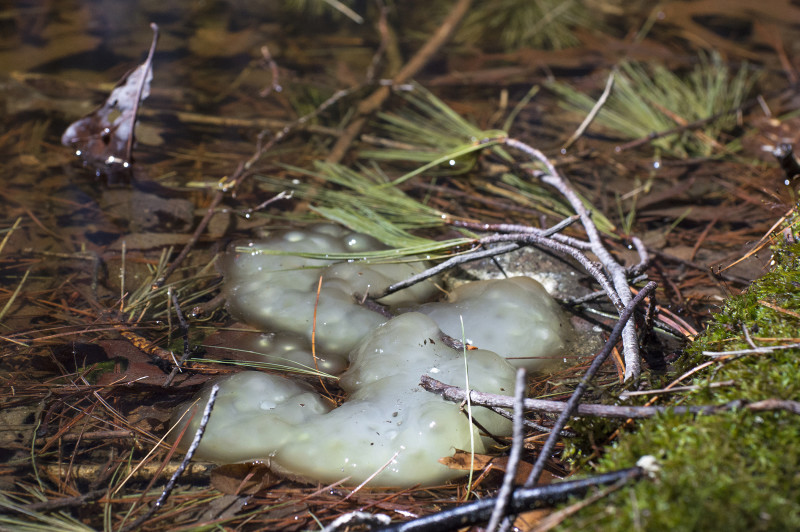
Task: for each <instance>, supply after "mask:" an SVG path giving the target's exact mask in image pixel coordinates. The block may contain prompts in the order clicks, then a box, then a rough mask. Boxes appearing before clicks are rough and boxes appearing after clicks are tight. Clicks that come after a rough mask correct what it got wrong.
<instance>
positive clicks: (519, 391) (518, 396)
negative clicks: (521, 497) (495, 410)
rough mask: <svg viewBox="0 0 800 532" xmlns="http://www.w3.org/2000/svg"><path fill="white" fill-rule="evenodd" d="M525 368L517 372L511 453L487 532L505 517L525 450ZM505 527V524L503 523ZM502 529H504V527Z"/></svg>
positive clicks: (497, 525) (492, 531)
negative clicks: (523, 420)
mask: <svg viewBox="0 0 800 532" xmlns="http://www.w3.org/2000/svg"><path fill="white" fill-rule="evenodd" d="M525 384H526V381H525V368H519V369H518V370H517V382H516V385H515V386H516V387H515V388H514V428H513V433H512V438H511V441H512V443H511V452H510V453H509V455H508V463H507V464H506V473H505V476H503V484H502V485H501V486H500V491H499V492H498V493H497V502H496V503H495V505H494V509H492V516H491V517H490V518H489V524H488V525H486V530H487V531H488V532H494V531H495V530H497V529H498V527H499V526H500V520H501V519H503V517H505V515H506V508H507V507H508V503H509V501H510V500H511V494H512V493H513V491H514V479H515V478H516V476H517V467H518V466H519V462H520V459H521V457H522V449H524V448H525V429H524V426H523V424H522V419H523V416H524V414H525V405H524V403H523V399H525V388H526V386H525ZM504 525H505V523H504ZM503 528H506V527H505V526H504V527H503Z"/></svg>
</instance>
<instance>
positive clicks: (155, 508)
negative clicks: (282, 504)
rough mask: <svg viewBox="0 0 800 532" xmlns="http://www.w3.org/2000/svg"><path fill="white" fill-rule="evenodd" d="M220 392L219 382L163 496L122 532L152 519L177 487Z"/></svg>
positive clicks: (133, 528) (165, 487) (127, 531)
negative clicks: (176, 484)
mask: <svg viewBox="0 0 800 532" xmlns="http://www.w3.org/2000/svg"><path fill="white" fill-rule="evenodd" d="M218 393H219V384H214V386H212V387H211V393H210V394H209V396H208V402H207V403H206V408H205V409H204V410H203V417H202V419H200V426H198V427H197V431H196V432H195V433H194V439H193V440H192V444H191V445H190V446H189V450H188V451H186V456H184V457H183V461H182V462H181V465H180V466H179V467H178V469H176V470H175V472H174V473H173V474H172V477H170V479H169V482H167V485H166V486H164V491H162V492H161V496H160V497H159V498H158V500H156V502H155V503H153V505H152V506H151V507H150V509H149V510H148V511H147V512H146V513H145V514H144V515H142V516H141V517H139V518H138V519H137V520H136V521H134V522H133V523H131V524H129V525H127V526H126V527H124V528H122V530H121V531H120V532H130V531H131V530H135V529H137V528H139V526H140V525H142V524H143V523H144V522H145V521H147V520H148V519H150V517H152V516H153V514H154V513H156V512H157V511H158V509H159V508H161V507H162V506H163V505H164V503H165V502H167V499H168V498H169V496H170V494H171V493H172V490H173V488H174V487H175V483H176V482H177V481H178V478H179V477H180V476H181V475H182V474H183V472H184V470H186V467H187V466H188V465H189V462H190V461H191V460H192V457H193V456H194V453H195V452H196V451H197V447H198V446H199V445H200V440H201V439H203V433H205V431H206V425H208V420H209V419H210V418H211V411H212V410H213V409H214V403H215V402H216V400H217V394H218Z"/></svg>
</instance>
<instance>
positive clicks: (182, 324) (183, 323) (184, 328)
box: [162, 291, 192, 388]
mask: <svg viewBox="0 0 800 532" xmlns="http://www.w3.org/2000/svg"><path fill="white" fill-rule="evenodd" d="M170 295H171V296H172V305H173V306H174V307H175V314H176V315H177V316H178V325H179V326H180V329H181V335H182V336H183V355H182V356H181V359H180V360H179V361H178V363H177V364H175V367H174V368H172V371H170V373H169V375H167V378H166V380H164V384H163V385H162V386H163V387H164V388H169V385H170V384H172V381H173V379H175V377H176V376H177V375H178V373H179V372H180V371H181V367H183V365H184V364H185V363H186V361H187V360H189V357H190V356H191V355H192V352H191V351H190V350H189V325H188V324H187V323H186V319H184V317H183V312H181V306H180V304H179V303H178V296H177V295H176V294H175V292H172V291H170Z"/></svg>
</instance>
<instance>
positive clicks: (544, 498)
mask: <svg viewBox="0 0 800 532" xmlns="http://www.w3.org/2000/svg"><path fill="white" fill-rule="evenodd" d="M645 473H646V472H645V470H644V469H643V468H641V467H638V466H637V467H631V468H629V469H622V470H619V471H614V472H611V473H604V474H602V475H597V476H594V477H589V478H584V479H580V480H571V481H567V482H558V483H556V484H549V485H547V486H536V487H535V488H517V489H516V490H514V494H513V495H512V497H511V502H510V504H509V507H508V509H509V511H511V512H513V513H520V512H525V511H527V510H532V509H534V508H538V507H541V506H543V505H545V504H547V505H553V504H556V503H558V502H561V501H564V500H566V499H567V498H569V497H570V496H572V495H580V494H583V493H586V491H588V490H589V489H590V488H592V487H595V486H604V485H608V484H614V483H616V482H619V481H621V480H623V479H626V480H633V479H638V478H641V477H642V476H644V475H645ZM495 503H496V501H495V499H493V498H488V499H482V500H479V501H475V502H471V503H468V504H462V505H459V506H457V507H455V508H452V509H450V510H445V511H443V512H439V513H436V514H432V515H426V516H425V517H420V518H419V519H414V520H413V521H407V522H405V523H398V524H396V525H392V526H388V527H385V528H381V531H382V532H444V531H446V530H458V529H461V528H464V527H467V526H470V525H474V524H477V523H482V522H484V521H486V520H487V519H488V518H489V516H490V515H491V512H492V508H494V505H495Z"/></svg>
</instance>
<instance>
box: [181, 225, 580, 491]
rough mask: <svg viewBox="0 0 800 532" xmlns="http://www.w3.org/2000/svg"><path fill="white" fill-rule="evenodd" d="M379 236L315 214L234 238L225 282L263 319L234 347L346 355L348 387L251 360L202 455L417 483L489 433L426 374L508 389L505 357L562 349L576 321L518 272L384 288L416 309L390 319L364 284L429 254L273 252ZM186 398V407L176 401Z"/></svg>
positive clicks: (355, 246) (247, 314) (334, 477)
mask: <svg viewBox="0 0 800 532" xmlns="http://www.w3.org/2000/svg"><path fill="white" fill-rule="evenodd" d="M382 247H383V246H382V245H381V244H380V243H379V242H377V241H376V240H374V239H372V238H371V237H368V236H365V235H361V234H358V233H353V232H351V231H348V230H346V229H343V228H341V227H338V226H335V225H331V224H321V225H316V226H313V227H311V228H309V229H305V230H290V231H283V232H280V233H276V234H274V235H271V236H270V237H269V238H268V239H266V240H263V241H259V242H252V243H250V245H246V244H245V245H243V244H239V245H238V247H237V248H236V249H242V248H245V249H246V250H247V251H244V252H243V251H235V250H234V251H231V252H229V253H228V254H227V255H226V256H225V258H224V261H223V262H224V264H223V271H224V274H225V283H224V288H223V292H224V294H225V297H226V298H227V302H228V306H229V309H230V311H231V313H232V314H233V315H234V316H235V317H237V318H238V319H240V320H242V321H245V322H247V323H249V324H251V325H254V326H256V327H258V328H260V329H261V330H262V331H265V333H264V334H263V335H261V336H255V337H253V336H252V335H251V336H250V337H249V338H250V339H249V340H248V342H249V344H247V345H244V346H238V347H239V348H245V349H247V350H248V351H253V352H258V353H262V354H263V356H264V358H265V361H269V362H271V363H278V362H280V363H287V362H288V364H287V365H290V366H291V365H292V364H295V365H296V366H303V367H306V368H308V367H315V366H316V367H318V368H319V369H320V370H323V371H327V372H328V373H339V372H341V370H342V369H343V368H344V367H345V366H346V365H348V364H349V365H348V367H347V370H346V371H344V372H343V373H341V374H340V378H339V385H340V387H341V388H342V390H344V392H345V393H346V394H347V395H346V400H345V401H344V402H343V403H342V404H341V406H339V407H337V408H332V406H333V403H332V401H330V400H328V399H324V398H322V397H320V396H319V395H318V394H317V393H316V392H314V391H313V390H312V389H311V388H310V387H307V386H306V385H304V384H299V383H296V382H293V381H292V380H290V379H288V378H284V377H280V376H276V375H267V374H263V373H257V372H243V373H238V374H235V375H233V376H229V377H227V378H224V379H222V380H221V381H220V386H221V388H220V394H219V398H218V399H217V402H216V405H215V407H214V411H213V413H212V415H211V420H210V422H209V425H208V427H207V430H206V433H205V436H204V438H203V440H202V442H201V444H200V447H199V449H198V454H197V456H198V457H199V458H204V459H207V460H212V461H217V462H244V461H253V460H258V461H264V462H267V463H269V465H270V467H272V468H273V469H274V470H277V471H280V472H284V473H287V474H290V475H293V476H300V477H305V478H308V479H312V480H314V481H319V482H336V481H339V480H342V479H344V478H347V479H348V480H347V483H349V484H358V483H360V482H363V481H364V480H366V479H368V478H370V477H373V475H374V478H372V479H371V480H370V484H371V485H373V486H411V485H415V484H427V485H431V484H437V483H441V482H443V481H446V480H449V479H453V478H457V477H460V476H463V475H464V472H463V471H457V470H453V469H449V468H447V467H445V466H444V465H442V464H441V463H440V462H439V459H440V458H442V457H445V456H452V455H453V453H454V452H455V451H456V449H462V450H469V449H470V446H471V445H474V447H473V449H474V451H475V452H478V453H482V452H485V450H486V447H487V446H488V445H490V442H491V440H490V439H488V438H484V437H482V436H481V434H479V431H478V430H477V429H476V428H475V427H474V426H471V425H470V424H469V422H468V420H467V417H466V416H465V414H464V412H463V409H462V408H461V407H460V406H459V405H457V404H454V403H449V402H446V401H444V400H443V399H442V398H440V397H439V396H437V395H434V394H431V393H428V392H426V391H425V390H423V389H422V388H421V387H420V386H419V382H420V377H421V376H422V375H430V376H432V377H434V378H436V379H437V380H440V381H442V382H445V383H447V384H451V385H455V386H460V387H464V386H466V381H467V379H466V376H467V372H468V373H469V384H470V387H471V388H472V389H475V390H480V391H483V392H489V393H498V394H503V395H511V394H513V387H514V371H515V370H514V367H513V366H512V364H513V365H515V366H518V367H519V366H524V367H526V368H528V369H539V368H541V367H542V366H543V363H542V361H543V360H547V359H552V358H555V357H558V356H559V355H561V354H562V351H563V350H564V348H565V345H566V344H567V343H568V341H569V339H570V337H571V334H572V329H571V327H570V326H569V324H568V322H567V321H566V320H564V318H563V317H562V315H561V313H560V311H559V309H558V306H557V304H556V303H555V302H554V301H553V300H552V299H551V298H550V296H549V295H548V294H547V292H546V291H545V290H544V288H543V287H542V286H541V285H540V284H539V283H537V282H536V281H534V280H532V279H529V278H526V277H516V278H511V279H503V280H494V281H480V282H474V283H469V284H466V285H462V286H461V287H458V288H456V289H455V290H454V291H453V292H451V294H450V296H449V299H448V300H447V301H446V302H441V303H428V304H422V305H421V306H419V305H420V304H421V303H425V301H427V300H430V299H431V298H432V297H433V296H434V295H435V294H436V293H438V290H437V289H436V287H435V285H434V284H433V282H432V281H427V282H424V283H420V284H417V285H415V286H413V287H411V288H409V289H406V290H403V291H400V292H397V293H396V294H393V295H391V296H389V297H386V298H384V299H383V300H380V301H379V302H380V303H382V304H385V305H387V307H388V308H389V309H391V310H393V311H397V310H398V309H408V308H410V307H414V306H416V307H417V308H418V310H419V312H407V313H405V314H400V315H399V316H397V317H395V318H392V319H391V320H388V318H387V317H386V315H385V314H383V313H378V312H375V311H373V310H371V309H370V308H368V307H367V306H362V305H361V304H360V303H361V301H362V300H363V298H364V296H365V294H368V293H373V294H374V293H379V292H381V291H383V290H384V289H385V288H386V287H387V286H389V285H390V284H392V283H394V282H397V281H400V280H403V279H406V278H408V277H409V276H411V275H413V274H415V273H418V272H420V271H422V270H423V269H424V268H425V265H424V264H423V263H421V262H416V263H401V264H374V263H369V262H364V261H354V262H338V263H337V262H334V261H333V260H331V259H311V258H307V257H301V256H297V255H286V254H275V253H274V252H276V251H277V252H289V253H298V252H300V253H302V252H313V253H322V254H323V255H324V254H334V253H343V252H358V253H363V252H367V251H370V250H376V249H382ZM268 251H271V252H273V253H269V252H268ZM320 277H322V285H321V288H320V289H319V300H318V301H317V292H318V286H319V279H320ZM315 307H316V324H314V311H315ZM387 320H388V321H387ZM462 321H463V329H462ZM312 330H314V331H315V342H316V346H315V347H316V352H317V354H318V358H317V359H316V360H315V359H314V357H313V356H312V355H311V350H310V345H311V344H310V341H311V334H312ZM462 330H463V333H462ZM442 331H444V333H443V332H442ZM445 335H448V336H450V337H452V338H455V339H461V338H462V336H463V338H465V339H466V340H467V343H470V344H473V345H475V346H477V347H478V349H475V350H464V349H461V350H457V349H453V348H452V347H449V345H452V344H451V343H450V342H445V341H444V340H443V338H444V336H445ZM254 338H255V339H254ZM497 353H499V354H497ZM504 357H507V358H508V360H506V358H504ZM465 358H466V365H465ZM509 361H510V362H511V363H512V364H509ZM209 393H210V392H209V391H208V390H205V391H203V392H201V394H200V395H199V396H198V397H197V398H196V401H195V402H192V403H189V404H186V405H184V406H182V407H181V408H180V409H179V411H178V412H177V413H176V416H175V419H176V421H177V420H178V419H180V420H181V421H180V422H179V423H180V424H182V425H183V424H186V423H189V424H190V426H189V427H188V430H187V434H188V435H189V436H187V438H186V439H191V434H193V432H194V430H195V429H196V427H197V425H198V424H199V421H200V412H201V411H202V409H203V406H204V405H205V403H206V401H207V398H208V394H209ZM191 411H194V412H195V414H194V416H189V415H184V414H185V413H186V412H189V413H191ZM472 414H473V416H474V418H475V420H476V421H477V422H478V423H480V425H481V426H482V427H483V428H484V429H485V430H488V431H489V432H491V433H492V434H494V435H498V436H502V435H507V434H508V433H509V430H510V422H508V421H507V420H506V419H505V418H503V417H502V416H500V415H498V414H496V413H494V412H491V411H489V410H487V409H484V408H480V407H475V408H473V409H472ZM190 418H191V421H189V419H190ZM177 432H179V431H177ZM177 432H176V433H177ZM471 442H472V443H471Z"/></svg>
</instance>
